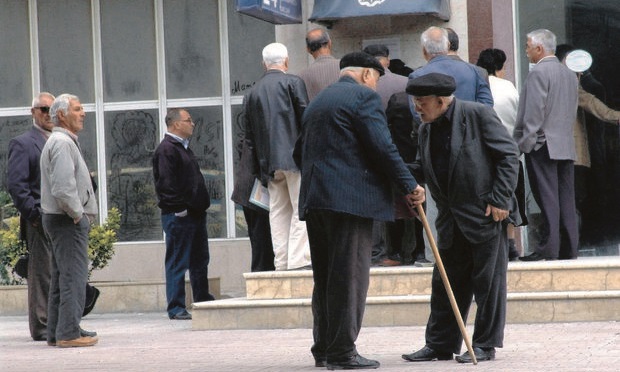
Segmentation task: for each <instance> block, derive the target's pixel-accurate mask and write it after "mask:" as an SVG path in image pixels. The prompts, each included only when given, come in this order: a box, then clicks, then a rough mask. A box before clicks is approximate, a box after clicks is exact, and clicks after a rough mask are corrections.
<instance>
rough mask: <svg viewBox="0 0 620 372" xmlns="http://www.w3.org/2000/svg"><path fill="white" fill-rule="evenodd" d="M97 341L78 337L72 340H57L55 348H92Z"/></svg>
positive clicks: (95, 338) (92, 338)
mask: <svg viewBox="0 0 620 372" xmlns="http://www.w3.org/2000/svg"><path fill="white" fill-rule="evenodd" d="M98 341H99V339H98V338H97V337H88V336H87V337H78V338H74V339H73V340H57V341H56V346H58V347H84V346H93V345H94V344H96V343H97V342H98Z"/></svg>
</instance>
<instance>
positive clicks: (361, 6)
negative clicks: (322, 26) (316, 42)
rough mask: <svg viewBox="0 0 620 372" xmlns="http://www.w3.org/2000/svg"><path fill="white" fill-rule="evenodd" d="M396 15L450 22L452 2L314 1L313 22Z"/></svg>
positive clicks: (446, 0)
mask: <svg viewBox="0 0 620 372" xmlns="http://www.w3.org/2000/svg"><path fill="white" fill-rule="evenodd" d="M377 15H383V16H394V15H432V16H435V17H437V18H440V19H442V20H444V21H448V20H450V0H314V9H313V11H312V15H311V16H310V18H309V20H310V21H311V22H331V21H336V20H339V19H343V18H352V17H366V16H377Z"/></svg>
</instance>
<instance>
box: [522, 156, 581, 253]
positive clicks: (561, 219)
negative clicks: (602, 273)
mask: <svg viewBox="0 0 620 372" xmlns="http://www.w3.org/2000/svg"><path fill="white" fill-rule="evenodd" d="M525 165H526V167H527V174H528V177H529V180H530V187H531V188H532V195H534V200H536V203H537V204H538V206H539V207H540V211H541V215H542V224H541V227H540V237H539V239H538V242H537V244H536V246H535V247H534V251H536V252H538V253H540V254H541V255H542V256H544V257H545V258H551V259H555V258H564V259H566V258H577V249H578V244H579V231H578V227H577V210H576V207H575V166H574V163H573V161H572V160H553V159H550V158H549V151H548V149H547V145H546V144H545V145H544V146H543V147H541V148H540V149H538V150H537V151H532V152H531V153H529V154H525ZM560 247H561V248H560Z"/></svg>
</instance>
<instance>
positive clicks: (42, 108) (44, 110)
mask: <svg viewBox="0 0 620 372" xmlns="http://www.w3.org/2000/svg"><path fill="white" fill-rule="evenodd" d="M35 108H36V109H39V110H40V111H41V112H42V113H44V114H47V113H48V112H50V107H49V106H40V107H35Z"/></svg>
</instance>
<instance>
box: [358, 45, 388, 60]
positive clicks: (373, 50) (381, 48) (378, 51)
mask: <svg viewBox="0 0 620 372" xmlns="http://www.w3.org/2000/svg"><path fill="white" fill-rule="evenodd" d="M364 52H366V53H368V54H370V55H371V56H373V57H389V55H390V50H389V49H388V47H386V46H385V45H383V44H372V45H369V46H367V47H366V48H364Z"/></svg>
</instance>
